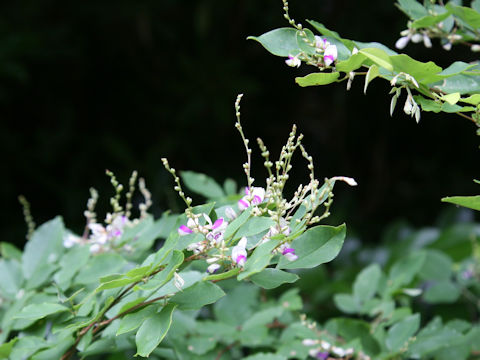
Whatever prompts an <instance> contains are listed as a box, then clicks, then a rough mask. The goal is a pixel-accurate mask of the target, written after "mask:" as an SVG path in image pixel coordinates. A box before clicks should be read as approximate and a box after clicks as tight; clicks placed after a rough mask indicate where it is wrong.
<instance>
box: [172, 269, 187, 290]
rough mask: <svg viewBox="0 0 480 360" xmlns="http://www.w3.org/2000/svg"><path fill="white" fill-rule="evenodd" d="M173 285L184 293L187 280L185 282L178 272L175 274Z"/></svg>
mask: <svg viewBox="0 0 480 360" xmlns="http://www.w3.org/2000/svg"><path fill="white" fill-rule="evenodd" d="M173 284H174V285H175V287H176V288H177V289H178V290H180V291H182V288H183V286H184V285H185V280H183V278H182V277H181V276H180V275H178V273H177V272H176V271H175V272H174V273H173Z"/></svg>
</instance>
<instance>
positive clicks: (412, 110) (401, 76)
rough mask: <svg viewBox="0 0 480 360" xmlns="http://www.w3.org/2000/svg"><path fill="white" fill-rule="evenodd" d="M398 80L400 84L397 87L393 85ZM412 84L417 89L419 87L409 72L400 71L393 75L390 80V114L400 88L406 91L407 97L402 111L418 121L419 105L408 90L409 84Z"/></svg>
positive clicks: (393, 108)
mask: <svg viewBox="0 0 480 360" xmlns="http://www.w3.org/2000/svg"><path fill="white" fill-rule="evenodd" d="M399 82H401V85H400V86H399V87H395V85H397V84H398V83H399ZM410 84H412V85H413V86H415V87H416V88H417V89H418V88H419V85H418V82H417V80H415V78H414V77H413V76H411V75H410V74H407V73H404V72H401V73H398V74H397V75H395V76H394V77H393V78H392V80H391V81H390V85H392V86H393V87H392V90H391V91H390V94H393V96H392V101H391V102H390V116H392V114H393V111H394V110H395V106H396V104H397V99H398V98H399V97H400V94H401V91H402V89H405V90H406V91H407V99H406V100H405V104H404V106H403V112H404V113H405V114H407V115H410V116H411V117H415V120H416V122H417V123H418V122H420V113H421V111H420V106H419V105H418V104H417V102H416V101H415V99H414V98H413V95H412V92H411V90H410V86H412V85H410Z"/></svg>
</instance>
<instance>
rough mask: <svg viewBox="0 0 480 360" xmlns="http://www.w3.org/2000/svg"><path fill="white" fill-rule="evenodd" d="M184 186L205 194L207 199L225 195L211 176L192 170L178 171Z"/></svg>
mask: <svg viewBox="0 0 480 360" xmlns="http://www.w3.org/2000/svg"><path fill="white" fill-rule="evenodd" d="M180 175H181V177H182V180H183V182H184V183H185V186H186V187H187V188H189V189H190V190H191V191H193V192H195V193H197V194H200V195H202V196H205V197H206V198H207V199H216V198H220V197H223V196H225V194H224V192H223V189H222V187H221V186H220V185H218V183H217V182H216V181H215V180H213V179H212V178H211V177H209V176H207V175H205V174H201V173H197V172H194V171H182V172H181V173H180Z"/></svg>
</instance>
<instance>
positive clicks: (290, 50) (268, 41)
mask: <svg viewBox="0 0 480 360" xmlns="http://www.w3.org/2000/svg"><path fill="white" fill-rule="evenodd" d="M247 39H248V40H255V41H258V42H259V43H260V44H262V46H263V47H264V48H265V49H267V51H269V52H270V53H272V54H273V55H277V56H284V57H287V56H288V55H297V54H298V53H300V49H299V48H298V44H297V30H295V29H293V28H280V29H275V30H272V31H269V32H267V33H265V34H263V35H260V36H258V37H255V36H249V37H248V38H247Z"/></svg>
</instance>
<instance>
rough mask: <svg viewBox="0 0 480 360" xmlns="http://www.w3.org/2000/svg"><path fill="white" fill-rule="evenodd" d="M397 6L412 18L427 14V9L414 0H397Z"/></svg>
mask: <svg viewBox="0 0 480 360" xmlns="http://www.w3.org/2000/svg"><path fill="white" fill-rule="evenodd" d="M398 7H399V8H400V10H402V11H403V12H404V13H405V14H407V15H408V16H409V17H411V18H412V19H414V20H416V19H420V18H422V17H424V16H427V15H428V12H427V9H425V7H424V6H422V5H421V4H419V3H418V2H417V1H416V0H398Z"/></svg>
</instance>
